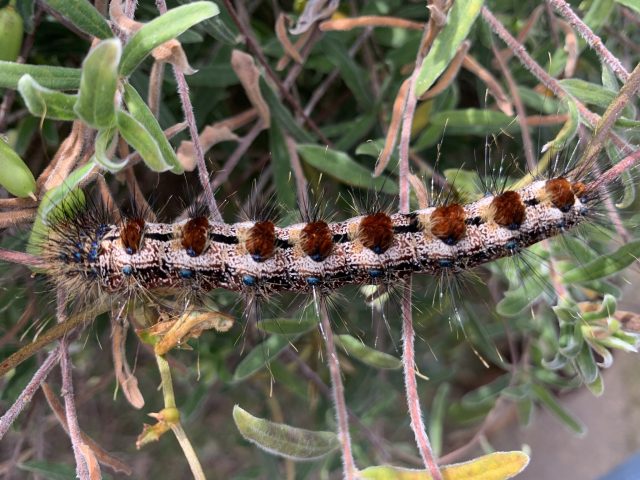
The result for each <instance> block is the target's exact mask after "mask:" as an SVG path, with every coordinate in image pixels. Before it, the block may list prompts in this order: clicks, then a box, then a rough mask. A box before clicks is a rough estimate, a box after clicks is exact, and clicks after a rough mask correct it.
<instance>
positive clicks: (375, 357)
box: [335, 335, 402, 370]
mask: <svg viewBox="0 0 640 480" xmlns="http://www.w3.org/2000/svg"><path fill="white" fill-rule="evenodd" d="M335 339H336V344H337V345H338V346H339V347H342V348H343V349H344V350H345V352H347V353H348V354H349V355H351V356H352V357H354V358H357V359H358V360H360V361H361V362H362V363H364V364H366V365H369V366H371V367H374V368H381V369H391V370H395V369H397V368H400V367H402V362H401V361H400V360H399V359H398V358H396V357H394V356H393V355H389V354H388V353H384V352H380V351H378V350H375V349H373V348H371V347H368V346H366V345H365V344H364V343H362V342H361V341H360V340H358V339H357V338H354V337H352V336H351V335H336V337H335Z"/></svg>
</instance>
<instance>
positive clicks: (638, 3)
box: [616, 0, 640, 14]
mask: <svg viewBox="0 0 640 480" xmlns="http://www.w3.org/2000/svg"><path fill="white" fill-rule="evenodd" d="M616 2H617V3H619V4H620V5H623V6H625V7H627V8H630V9H631V10H634V11H635V12H636V13H638V14H640V0H616Z"/></svg>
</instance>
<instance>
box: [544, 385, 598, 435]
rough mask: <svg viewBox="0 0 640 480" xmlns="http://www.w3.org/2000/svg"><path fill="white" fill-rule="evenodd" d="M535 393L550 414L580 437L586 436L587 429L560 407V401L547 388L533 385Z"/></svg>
mask: <svg viewBox="0 0 640 480" xmlns="http://www.w3.org/2000/svg"><path fill="white" fill-rule="evenodd" d="M532 390H533V393H534V394H535V396H536V398H537V399H538V401H539V402H540V403H541V404H542V405H543V406H544V407H545V408H546V409H547V410H549V412H550V413H552V414H553V415H555V416H556V418H558V420H560V421H561V422H562V423H564V424H565V425H566V426H567V427H569V428H570V429H571V430H573V431H574V432H575V433H576V434H578V435H584V434H585V433H586V431H587V427H585V426H584V424H583V423H582V422H581V421H580V420H578V419H577V418H575V417H574V416H573V415H571V413H569V412H568V411H567V410H565V408H564V407H563V406H562V405H560V403H559V402H558V400H556V398H555V397H554V396H553V395H552V394H551V392H549V390H547V389H546V388H545V387H543V386H542V385H539V384H534V385H532Z"/></svg>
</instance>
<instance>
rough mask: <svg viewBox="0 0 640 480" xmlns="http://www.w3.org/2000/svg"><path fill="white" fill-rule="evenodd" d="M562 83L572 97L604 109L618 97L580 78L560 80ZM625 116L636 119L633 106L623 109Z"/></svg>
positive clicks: (600, 86)
mask: <svg viewBox="0 0 640 480" xmlns="http://www.w3.org/2000/svg"><path fill="white" fill-rule="evenodd" d="M560 83H561V84H562V86H563V87H564V88H565V89H566V90H567V91H568V92H569V93H570V94H571V95H573V96H574V97H576V98H577V99H578V100H580V101H581V102H584V103H588V104H591V105H596V106H598V107H602V108H607V107H608V106H609V104H610V103H611V102H613V100H614V99H615V98H616V97H617V96H618V93H617V92H615V91H613V90H609V89H607V88H605V87H603V86H602V85H598V84H597V83H591V82H586V81H584V80H580V79H578V78H567V79H564V80H560ZM623 115H624V116H625V117H628V118H634V112H633V107H632V106H631V105H629V106H626V107H625V108H624V109H623Z"/></svg>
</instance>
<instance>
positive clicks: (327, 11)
mask: <svg viewBox="0 0 640 480" xmlns="http://www.w3.org/2000/svg"><path fill="white" fill-rule="evenodd" d="M327 2H328V4H327ZM339 5H340V0H309V1H308V2H307V3H306V4H305V6H304V10H303V11H302V13H301V14H300V16H299V17H298V22H297V23H296V24H295V26H294V27H293V28H290V29H289V33H291V34H292V35H300V34H301V33H304V32H306V31H307V30H309V29H310V28H311V26H312V25H313V24H314V23H316V22H318V21H320V20H323V19H325V18H328V17H330V16H331V15H333V12H335V11H336V9H337V8H338V6H339Z"/></svg>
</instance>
